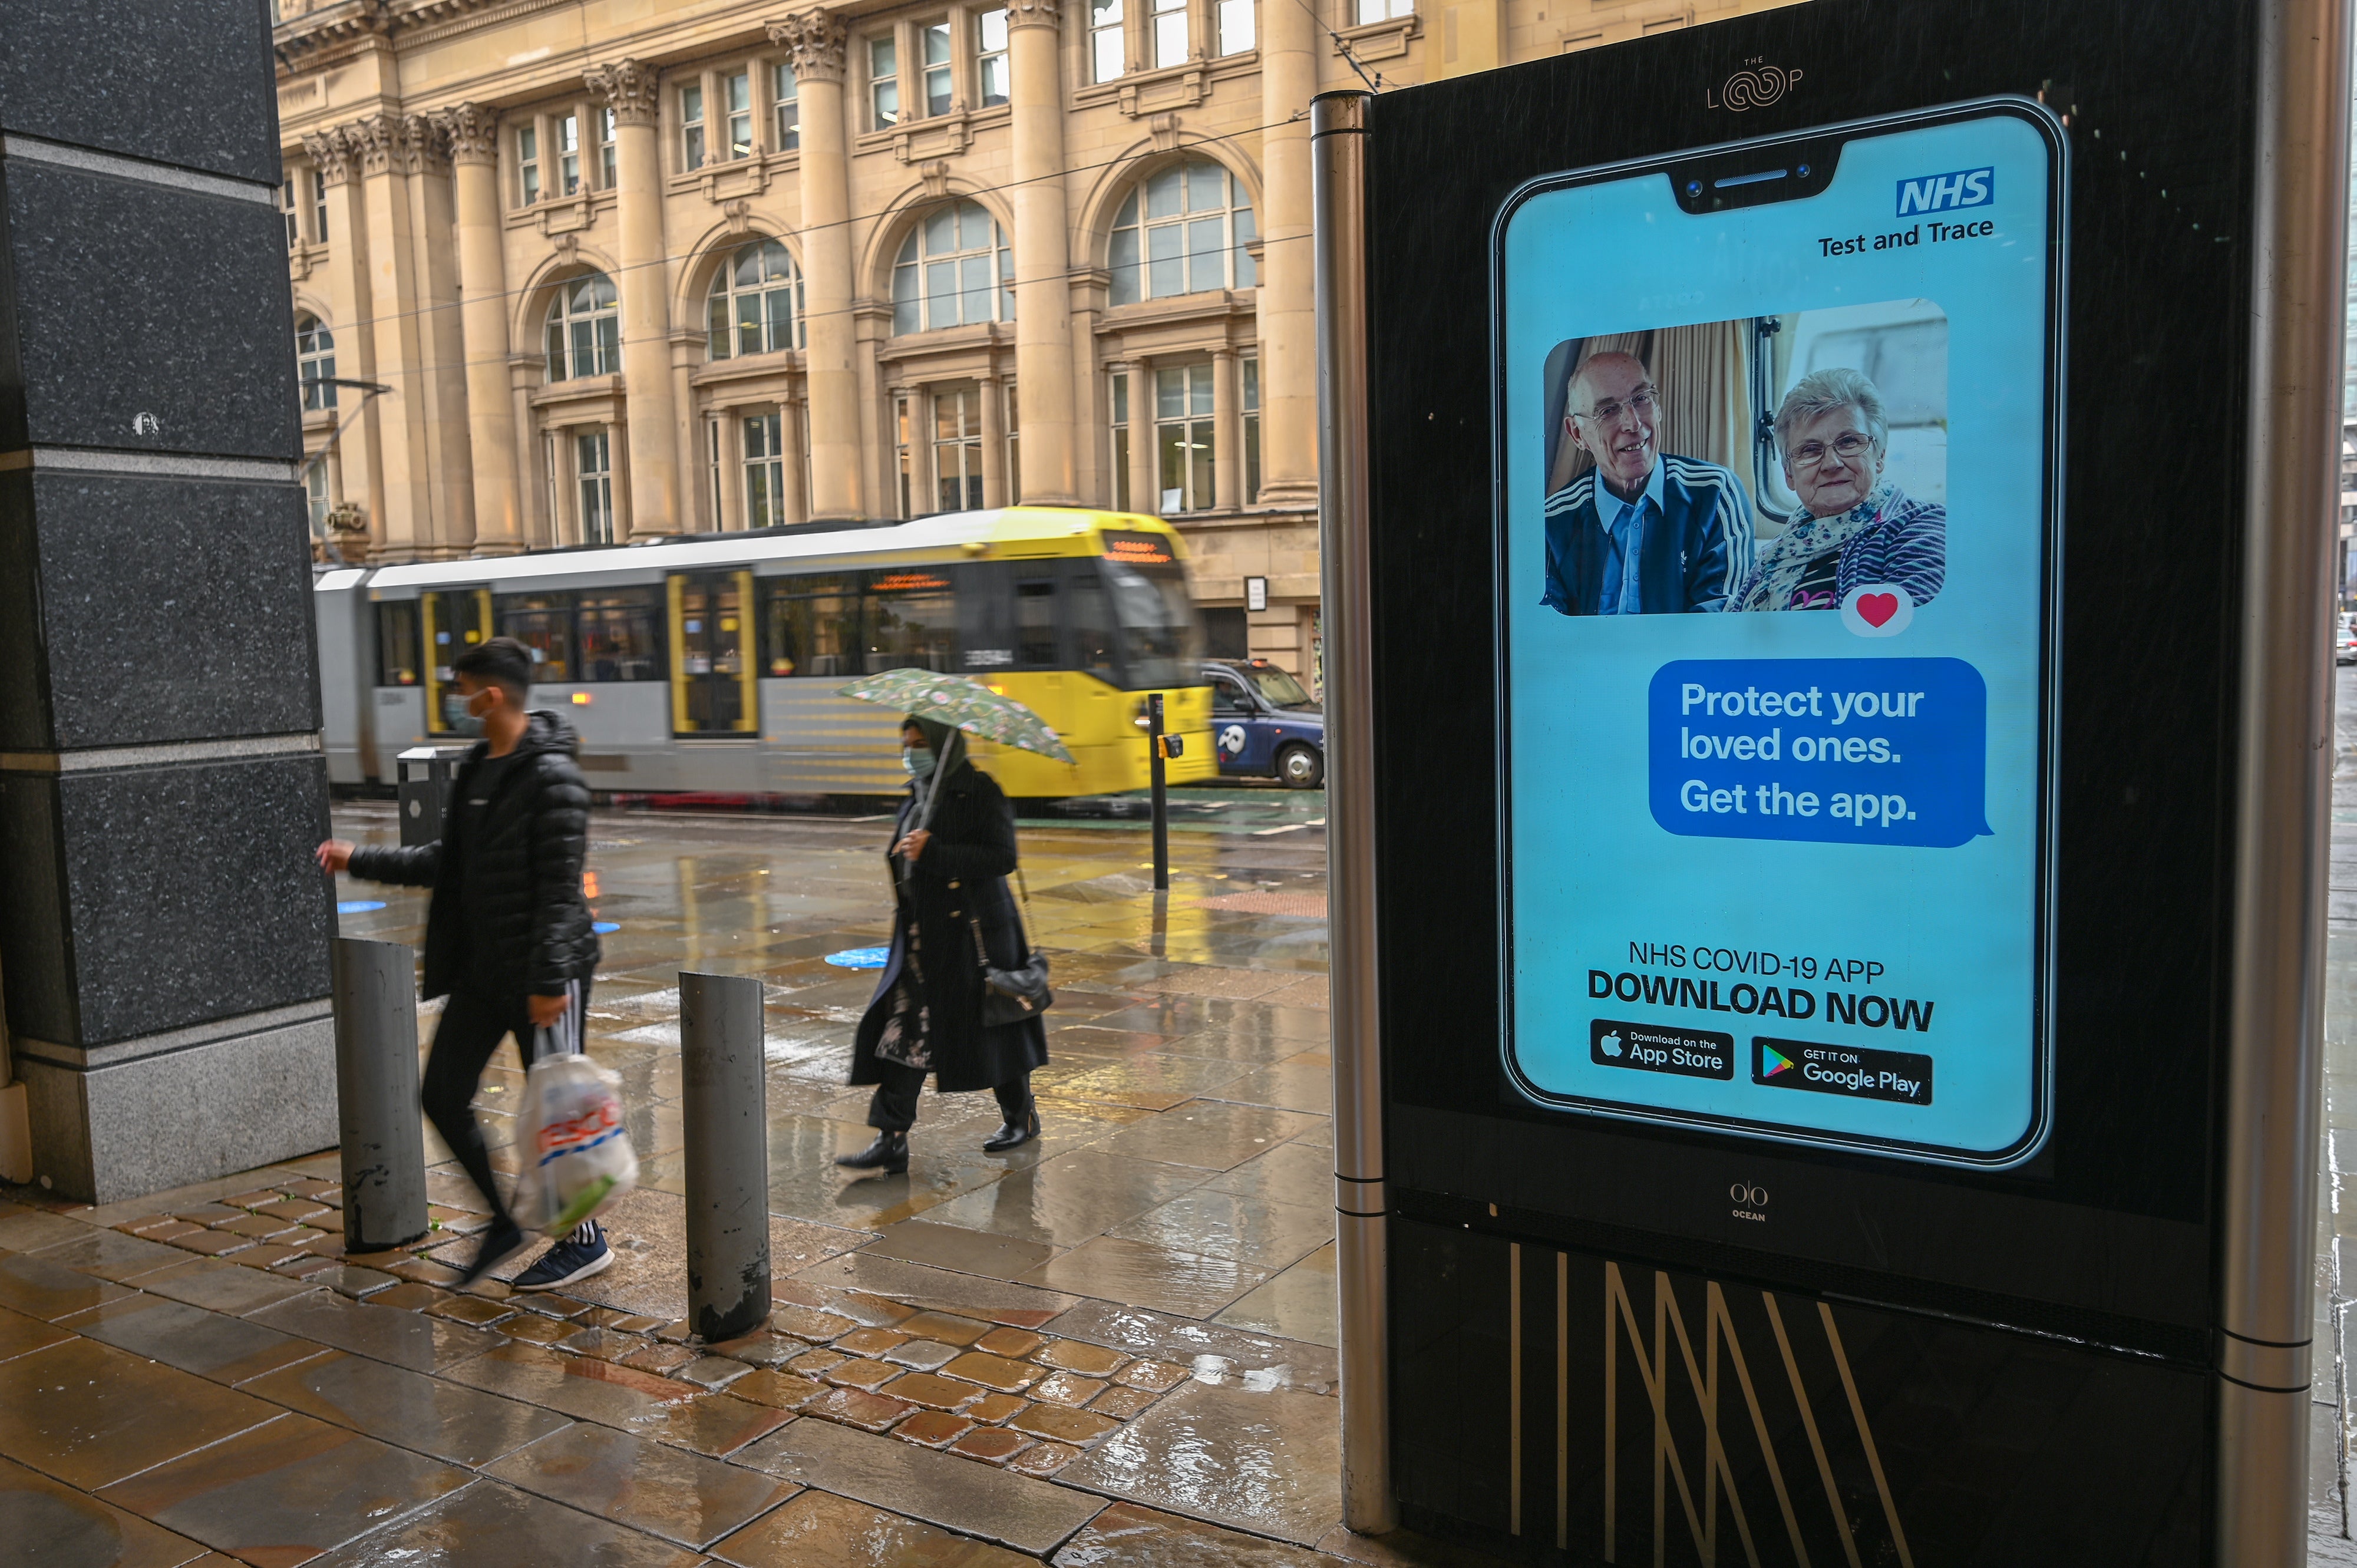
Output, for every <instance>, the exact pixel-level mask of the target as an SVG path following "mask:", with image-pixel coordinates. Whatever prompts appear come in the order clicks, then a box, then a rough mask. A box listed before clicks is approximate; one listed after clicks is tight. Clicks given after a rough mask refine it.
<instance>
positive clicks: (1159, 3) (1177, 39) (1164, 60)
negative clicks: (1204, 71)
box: [1153, 0, 1187, 70]
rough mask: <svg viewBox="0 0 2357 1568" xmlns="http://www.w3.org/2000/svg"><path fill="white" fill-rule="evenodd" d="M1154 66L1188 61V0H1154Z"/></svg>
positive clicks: (1157, 68)
mask: <svg viewBox="0 0 2357 1568" xmlns="http://www.w3.org/2000/svg"><path fill="white" fill-rule="evenodd" d="M1153 5H1154V66H1155V69H1156V70H1161V69H1162V68H1163V67H1165V66H1173V65H1185V64H1186V63H1187V0H1153Z"/></svg>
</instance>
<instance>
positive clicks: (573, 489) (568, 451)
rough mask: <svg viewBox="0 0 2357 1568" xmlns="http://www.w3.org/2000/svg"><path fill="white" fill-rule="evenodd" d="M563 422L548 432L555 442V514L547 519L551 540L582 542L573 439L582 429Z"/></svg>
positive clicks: (579, 497) (578, 477)
mask: <svg viewBox="0 0 2357 1568" xmlns="http://www.w3.org/2000/svg"><path fill="white" fill-rule="evenodd" d="M586 429H587V426H583V427H581V428H579V429H568V428H565V427H564V426H559V427H558V428H556V429H554V430H552V431H550V432H549V435H550V436H551V437H552V438H553V439H554V441H555V442H556V515H555V516H554V517H552V518H550V519H549V520H548V526H549V530H550V532H551V533H552V535H553V537H552V538H551V540H550V542H551V543H553V544H556V545H559V546H563V545H566V544H578V543H580V542H581V470H580V467H579V466H578V459H577V458H576V455H575V452H574V446H573V440H574V437H576V436H577V435H581V434H582V433H583V430H586Z"/></svg>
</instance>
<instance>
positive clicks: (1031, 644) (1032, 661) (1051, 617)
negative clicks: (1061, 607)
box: [1015, 577, 1064, 670]
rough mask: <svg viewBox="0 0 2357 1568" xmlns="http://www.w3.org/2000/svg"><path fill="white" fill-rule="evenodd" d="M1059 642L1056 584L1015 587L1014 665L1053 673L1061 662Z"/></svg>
mask: <svg viewBox="0 0 2357 1568" xmlns="http://www.w3.org/2000/svg"><path fill="white" fill-rule="evenodd" d="M1062 640H1063V639H1061V638H1060V637H1058V636H1057V634H1056V580H1055V579H1054V578H1053V577H1049V578H1046V579H1043V580H1040V581H1037V582H1018V583H1017V584H1016V585H1015V662H1016V663H1017V664H1019V665H1022V666H1024V667H1025V668H1027V669H1032V670H1053V669H1057V668H1060V666H1061V665H1062V664H1063V662H1064V650H1063V649H1062V647H1061V646H1060V644H1061V642H1062Z"/></svg>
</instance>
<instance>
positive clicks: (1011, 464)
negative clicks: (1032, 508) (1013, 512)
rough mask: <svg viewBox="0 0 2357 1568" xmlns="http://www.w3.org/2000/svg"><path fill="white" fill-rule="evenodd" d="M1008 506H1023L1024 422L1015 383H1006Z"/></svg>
mask: <svg viewBox="0 0 2357 1568" xmlns="http://www.w3.org/2000/svg"><path fill="white" fill-rule="evenodd" d="M1004 428H1005V430H1006V504H1007V505H1008V506H1020V505H1022V504H1023V421H1022V419H1021V417H1020V414H1019V413H1018V410H1017V403H1016V401H1015V383H1014V382H1013V381H1008V382H1007V383H1006V425H1005V426H1004Z"/></svg>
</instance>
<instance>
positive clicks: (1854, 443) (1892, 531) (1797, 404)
mask: <svg viewBox="0 0 2357 1568" xmlns="http://www.w3.org/2000/svg"><path fill="white" fill-rule="evenodd" d="M1776 448H1777V450H1778V451H1780V452H1781V453H1782V454H1783V455H1784V482H1785V483H1786V484H1787V485H1789V486H1791V487H1792V493H1793V494H1794V495H1796V496H1798V497H1800V498H1801V513H1800V515H1799V516H1798V517H1796V518H1794V519H1793V520H1792V527H1791V528H1789V529H1787V530H1785V531H1784V532H1783V533H1782V534H1781V535H1780V536H1778V537H1777V538H1776V539H1774V540H1771V541H1770V542H1769V543H1768V544H1766V545H1765V546H1763V547H1762V548H1761V549H1760V559H1759V562H1758V564H1755V565H1754V566H1753V567H1752V568H1751V574H1750V575H1749V577H1747V578H1746V579H1745V580H1744V581H1743V584H1742V585H1741V586H1740V587H1738V589H1737V590H1736V594H1735V597H1734V599H1733V601H1732V602H1731V603H1730V604H1729V605H1728V606H1727V607H1728V608H1729V609H1736V610H1830V609H1838V608H1840V607H1842V606H1843V605H1844V604H1846V603H1847V602H1848V600H1849V596H1850V595H1851V594H1852V593H1853V592H1855V591H1856V590H1857V589H1859V588H1862V587H1876V588H1884V587H1889V586H1892V585H1896V586H1898V587H1900V588H1904V589H1905V590H1906V591H1907V596H1908V598H1909V599H1910V601H1912V602H1913V603H1914V604H1916V605H1919V606H1921V605H1926V604H1929V603H1931V602H1932V595H1934V594H1936V593H1938V592H1939V591H1940V587H1941V585H1942V584H1943V583H1944V582H1945V581H1946V580H1947V575H1948V512H1947V509H1946V508H1945V507H1943V506H1939V505H1936V504H1934V503H1932V502H1929V501H1919V500H1913V499H1909V497H1908V496H1907V495H1906V494H1905V492H1903V491H1901V490H1900V489H1899V487H1898V486H1896V485H1892V484H1886V483H1884V482H1883V478H1882V465H1883V461H1884V459H1885V458H1886V457H1887V456H1889V451H1890V423H1889V418H1888V417H1887V416H1886V415H1885V413H1884V412H1883V406H1882V394H1881V393H1880V392H1877V391H1876V390H1875V385H1874V383H1873V382H1872V381H1868V380H1867V378H1866V377H1865V376H1863V375H1861V374H1860V373H1859V372H1857V371H1851V370H1832V371H1817V372H1816V373H1815V374H1813V375H1808V376H1803V377H1802V378H1801V379H1800V380H1799V381H1795V382H1793V383H1792V391H1791V392H1786V393H1785V394H1784V402H1783V405H1782V406H1781V407H1780V408H1779V409H1777V411H1776Z"/></svg>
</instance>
